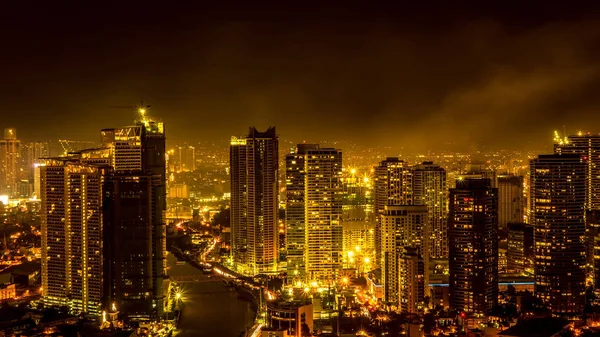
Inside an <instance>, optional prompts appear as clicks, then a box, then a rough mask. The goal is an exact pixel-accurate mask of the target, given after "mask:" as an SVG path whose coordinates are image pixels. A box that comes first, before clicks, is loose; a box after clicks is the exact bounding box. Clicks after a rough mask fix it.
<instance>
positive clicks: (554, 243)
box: [529, 154, 587, 314]
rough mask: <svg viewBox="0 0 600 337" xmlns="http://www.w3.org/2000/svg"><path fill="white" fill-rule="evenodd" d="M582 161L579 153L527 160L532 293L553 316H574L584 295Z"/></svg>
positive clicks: (583, 173) (584, 259)
mask: <svg viewBox="0 0 600 337" xmlns="http://www.w3.org/2000/svg"><path fill="white" fill-rule="evenodd" d="M586 167H587V163H586V161H585V159H584V158H583V157H581V156H580V155H579V154H564V155H560V154H553V155H540V156H538V157H537V158H535V159H532V160H531V163H530V176H531V178H530V179H531V192H530V205H531V212H530V221H529V223H530V224H532V225H533V226H534V231H535V232H534V239H535V295H536V296H537V297H538V298H540V299H541V300H542V301H543V302H544V303H545V304H546V305H547V306H548V308H549V309H550V310H551V311H552V313H553V314H579V313H581V312H582V311H583V306H584V292H585V264H586V255H585V253H586V249H585V243H584V238H585V220H584V219H585V209H584V207H585V203H586V183H585V180H586V174H585V172H586Z"/></svg>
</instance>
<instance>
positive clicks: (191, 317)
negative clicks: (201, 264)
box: [168, 254, 254, 337]
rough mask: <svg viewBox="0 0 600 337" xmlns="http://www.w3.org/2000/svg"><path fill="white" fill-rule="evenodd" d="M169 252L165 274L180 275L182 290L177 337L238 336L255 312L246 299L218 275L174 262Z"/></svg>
mask: <svg viewBox="0 0 600 337" xmlns="http://www.w3.org/2000/svg"><path fill="white" fill-rule="evenodd" d="M175 262H176V259H175V257H174V256H173V255H172V254H169V256H168V266H169V270H168V274H169V275H170V276H172V277H183V278H185V280H184V281H182V282H178V283H179V284H180V285H181V287H182V290H183V296H182V297H183V301H184V304H183V312H182V316H181V319H180V321H179V326H178V329H177V331H175V334H174V336H177V337H192V336H195V337H239V336H240V333H241V332H242V331H245V329H246V328H247V327H250V326H251V325H252V323H253V319H254V312H253V310H252V308H251V306H250V303H249V302H246V301H243V300H242V299H238V294H237V292H235V291H231V290H227V289H226V288H225V287H224V286H223V284H222V282H221V278H219V277H217V276H214V275H213V276H211V277H209V276H208V275H205V274H203V273H202V272H201V271H200V270H198V269H196V268H194V267H192V266H190V265H189V264H185V265H176V264H175Z"/></svg>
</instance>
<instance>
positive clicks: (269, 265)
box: [230, 127, 279, 275]
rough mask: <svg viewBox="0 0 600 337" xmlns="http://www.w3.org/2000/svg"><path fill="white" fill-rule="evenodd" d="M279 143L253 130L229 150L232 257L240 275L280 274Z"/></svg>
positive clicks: (270, 132) (270, 135)
mask: <svg viewBox="0 0 600 337" xmlns="http://www.w3.org/2000/svg"><path fill="white" fill-rule="evenodd" d="M278 171H279V139H278V137H277V134H276V133H275V128H274V127H271V128H269V129H268V130H267V131H266V132H259V131H257V130H256V129H255V128H250V131H249V134H248V136H247V137H246V139H245V140H244V139H242V140H240V139H237V138H235V137H234V138H232V140H231V146H230V177H231V229H232V255H233V256H232V257H233V262H234V263H235V264H236V268H237V269H238V271H239V272H242V273H245V274H253V275H256V274H259V273H263V272H274V271H277V267H278V259H279V249H278V242H279V235H278V211H279V210H278V200H277V197H278V192H279V181H278Z"/></svg>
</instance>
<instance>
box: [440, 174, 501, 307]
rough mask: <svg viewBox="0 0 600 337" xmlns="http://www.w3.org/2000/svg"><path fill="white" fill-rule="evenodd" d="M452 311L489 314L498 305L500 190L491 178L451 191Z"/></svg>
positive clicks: (463, 182) (467, 181) (459, 184)
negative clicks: (492, 182)
mask: <svg viewBox="0 0 600 337" xmlns="http://www.w3.org/2000/svg"><path fill="white" fill-rule="evenodd" d="M449 211H450V212H449V216H448V244H449V253H450V254H449V255H450V256H449V257H450V308H452V309H454V310H460V311H464V312H467V313H476V314H486V313H488V312H490V310H492V308H493V307H494V306H495V305H496V304H498V190H497V189H496V188H492V186H491V181H490V179H485V178H473V179H464V180H460V181H457V182H456V188H453V189H451V190H450V203H449Z"/></svg>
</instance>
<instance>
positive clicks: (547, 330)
mask: <svg viewBox="0 0 600 337" xmlns="http://www.w3.org/2000/svg"><path fill="white" fill-rule="evenodd" d="M568 326H569V322H568V321H565V320H562V319H558V318H552V317H545V318H532V319H528V320H524V321H521V322H519V323H518V324H517V325H515V326H513V327H512V328H509V329H506V330H504V331H502V332H500V333H499V334H498V336H500V337H558V336H560V335H561V334H562V333H563V332H564V331H565V330H567V329H568Z"/></svg>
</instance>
